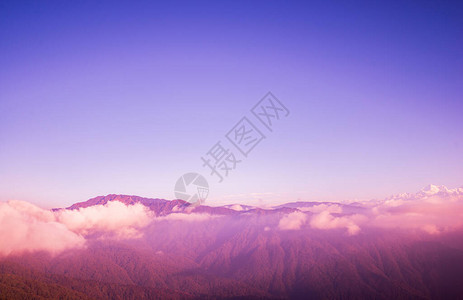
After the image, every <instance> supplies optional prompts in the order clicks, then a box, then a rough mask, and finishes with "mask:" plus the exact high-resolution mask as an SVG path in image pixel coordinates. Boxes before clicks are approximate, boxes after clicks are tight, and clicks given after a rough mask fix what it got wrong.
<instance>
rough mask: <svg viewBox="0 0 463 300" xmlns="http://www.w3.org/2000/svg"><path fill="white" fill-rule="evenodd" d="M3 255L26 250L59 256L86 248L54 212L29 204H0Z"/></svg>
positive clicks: (0, 250) (0, 233) (82, 241)
mask: <svg viewBox="0 0 463 300" xmlns="http://www.w3.org/2000/svg"><path fill="white" fill-rule="evenodd" d="M0 240H1V241H2V242H1V243H0V254H2V255H8V254H13V253H21V252H25V251H40V250H43V251H49V252H51V253H57V252H60V251H63V250H66V249H69V248H75V247H83V246H84V244H85V239H84V238H83V237H82V236H81V235H79V234H77V233H75V232H73V231H71V230H69V229H68V228H67V227H66V226H65V225H64V224H61V223H59V222H57V221H56V220H55V216H54V214H53V213H52V212H51V211H47V210H43V209H41V208H39V207H37V206H34V205H32V204H30V203H27V202H22V201H9V202H6V203H4V202H1V203H0Z"/></svg>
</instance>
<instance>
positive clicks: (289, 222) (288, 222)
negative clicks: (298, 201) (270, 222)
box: [278, 211, 307, 230]
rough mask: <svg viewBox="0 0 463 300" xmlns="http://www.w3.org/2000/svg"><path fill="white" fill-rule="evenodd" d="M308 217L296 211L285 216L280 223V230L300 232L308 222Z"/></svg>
mask: <svg viewBox="0 0 463 300" xmlns="http://www.w3.org/2000/svg"><path fill="white" fill-rule="evenodd" d="M306 220H307V215H306V214H305V213H303V212H300V211H295V212H292V213H290V214H287V215H285V216H284V217H283V218H281V220H280V222H279V223H278V228H279V229H281V230H298V229H301V227H302V225H303V224H304V223H305V222H306Z"/></svg>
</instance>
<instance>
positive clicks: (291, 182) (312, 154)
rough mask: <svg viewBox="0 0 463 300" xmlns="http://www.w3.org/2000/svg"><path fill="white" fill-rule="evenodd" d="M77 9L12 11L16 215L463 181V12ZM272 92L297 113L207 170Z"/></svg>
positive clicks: (9, 167)
mask: <svg viewBox="0 0 463 300" xmlns="http://www.w3.org/2000/svg"><path fill="white" fill-rule="evenodd" d="M74 2H76V1H74ZM78 2H79V3H71V2H70V1H69V2H68V3H63V1H30V2H24V1H1V2H0V200H1V201H5V200H9V199H19V200H27V201H31V202H33V203H36V204H38V205H41V206H44V207H57V206H59V207H62V206H67V205H70V204H72V203H74V202H77V201H84V200H86V199H88V198H91V197H94V196H98V195H106V194H111V193H116V194H130V195H139V196H146V197H160V198H166V199H172V198H173V197H174V194H173V188H174V184H175V181H176V180H177V178H178V177H179V176H180V175H182V174H183V173H185V172H191V171H193V172H200V173H202V174H204V175H205V176H206V178H207V179H208V181H209V184H210V187H211V191H210V196H209V198H208V200H207V201H208V202H207V203H208V204H209V205H215V204H222V203H230V202H240V203H248V204H256V203H261V204H262V203H264V204H265V203H276V202H289V201H296V200H323V201H326V200H333V201H343V200H354V199H360V200H366V199H371V198H383V197H385V196H388V195H390V194H392V193H399V192H415V191H417V190H419V189H421V188H422V187H424V186H425V185H427V184H429V183H434V184H439V185H440V184H444V185H446V186H448V187H450V188H453V187H458V186H462V185H463V155H462V153H463V3H462V2H461V1H460V2H459V3H458V1H455V2H447V1H434V2H431V1H397V2H391V1H387V2H386V1H384V2H383V3H379V2H378V3H372V2H373V1H363V2H355V3H354V2H349V3H347V2H345V3H342V2H339V3H335V2H331V3H330V4H328V3H325V1H319V2H310V3H308V2H305V3H296V2H294V3H292V4H289V3H285V2H283V1H282V2H270V1H263V2H256V1H211V2H196V3H195V4H193V3H190V2H170V1H169V3H161V2H159V3H158V2H153V1H151V2H148V1H147V2H143V1H138V2H137V3H136V4H134V3H132V2H130V1H127V2H117V1H108V2H99V3H98V4H96V3H93V1H78ZM268 91H272V92H273V94H275V95H276V96H277V97H278V98H279V99H280V100H281V102H283V103H284V104H285V105H286V106H287V107H288V109H289V110H290V112H291V113H290V115H289V116H288V118H286V119H283V120H281V121H280V122H279V123H278V125H276V126H275V130H274V132H273V133H271V134H270V133H268V132H266V135H267V138H266V139H265V140H264V141H263V142H262V143H261V144H259V145H258V146H257V147H256V148H255V149H254V150H253V152H252V153H251V154H250V155H249V157H248V158H246V159H244V160H243V162H242V163H241V164H239V165H238V166H237V168H236V170H234V171H232V172H231V173H230V174H229V177H228V178H226V179H225V180H224V181H223V182H222V183H218V182H217V180H216V178H215V177H211V176H209V175H208V169H206V168H203V167H202V162H201V160H200V157H201V156H203V155H205V153H206V152H207V151H208V150H209V149H210V148H211V147H212V146H213V145H214V144H215V143H216V142H217V141H219V140H222V141H225V138H224V135H225V134H226V133H227V132H228V131H229V130H230V129H231V128H232V127H233V125H234V124H235V123H236V122H237V121H238V120H239V119H241V118H242V117H243V116H245V115H246V116H249V109H250V108H251V107H252V106H253V105H254V104H255V103H256V102H257V101H259V100H260V99H261V98H262V97H263V96H264V95H265V94H266V93H267V92H268Z"/></svg>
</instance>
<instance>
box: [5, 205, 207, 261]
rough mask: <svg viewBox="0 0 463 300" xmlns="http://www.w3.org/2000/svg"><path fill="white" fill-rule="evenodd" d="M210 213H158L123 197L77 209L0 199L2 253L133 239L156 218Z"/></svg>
mask: <svg viewBox="0 0 463 300" xmlns="http://www.w3.org/2000/svg"><path fill="white" fill-rule="evenodd" d="M210 218H211V216H210V215H207V214H195V213H191V214H185V213H173V214H170V215H167V216H165V217H157V218H156V217H155V216H154V214H153V212H152V211H150V210H149V209H148V208H147V207H146V206H144V205H142V204H139V203H137V204H134V205H125V204H123V203H121V202H119V201H113V202H108V203H107V204H105V205H96V206H90V207H85V208H80V209H75V210H68V209H61V210H57V211H50V210H45V209H42V208H39V207H37V206H35V205H33V204H31V203H28V202H24V201H8V202H0V241H1V242H0V256H1V255H9V254H14V253H21V252H24V251H48V252H51V253H58V252H61V251H64V250H67V249H71V248H82V247H85V245H86V241H87V240H88V239H91V238H98V239H131V238H139V237H141V236H142V235H143V228H145V227H146V226H148V225H149V224H150V223H152V222H154V221H161V220H167V221H205V220H208V219H210Z"/></svg>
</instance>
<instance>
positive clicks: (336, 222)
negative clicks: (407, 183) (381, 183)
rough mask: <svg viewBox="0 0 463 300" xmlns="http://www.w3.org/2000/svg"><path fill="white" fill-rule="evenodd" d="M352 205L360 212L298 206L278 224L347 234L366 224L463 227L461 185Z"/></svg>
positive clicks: (423, 228)
mask: <svg viewBox="0 0 463 300" xmlns="http://www.w3.org/2000/svg"><path fill="white" fill-rule="evenodd" d="M356 208H359V209H361V213H355V214H353V213H350V214H343V209H342V207H341V206H340V205H339V204H331V205H329V204H320V205H314V206H311V207H300V208H298V210H299V211H296V212H293V213H290V214H287V215H285V216H283V217H282V218H281V220H280V223H279V224H278V228H279V229H281V230H297V229H301V228H304V226H307V227H310V228H314V229H322V230H329V229H338V228H345V229H346V232H347V234H349V235H356V234H358V233H359V232H360V231H361V229H362V228H366V227H373V228H383V229H403V230H418V231H422V232H426V233H429V234H439V233H442V232H448V231H452V230H456V229H461V228H463V189H462V188H459V189H452V190H449V189H447V188H445V187H436V186H432V185H431V186H428V187H427V188H425V189H424V190H422V191H420V192H418V193H416V194H408V193H406V194H401V195H396V196H392V197H389V198H387V199H385V200H383V201H369V202H364V203H361V204H356V205H352V206H350V207H349V209H350V210H351V211H352V210H355V209H356ZM306 213H307V214H306Z"/></svg>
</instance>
